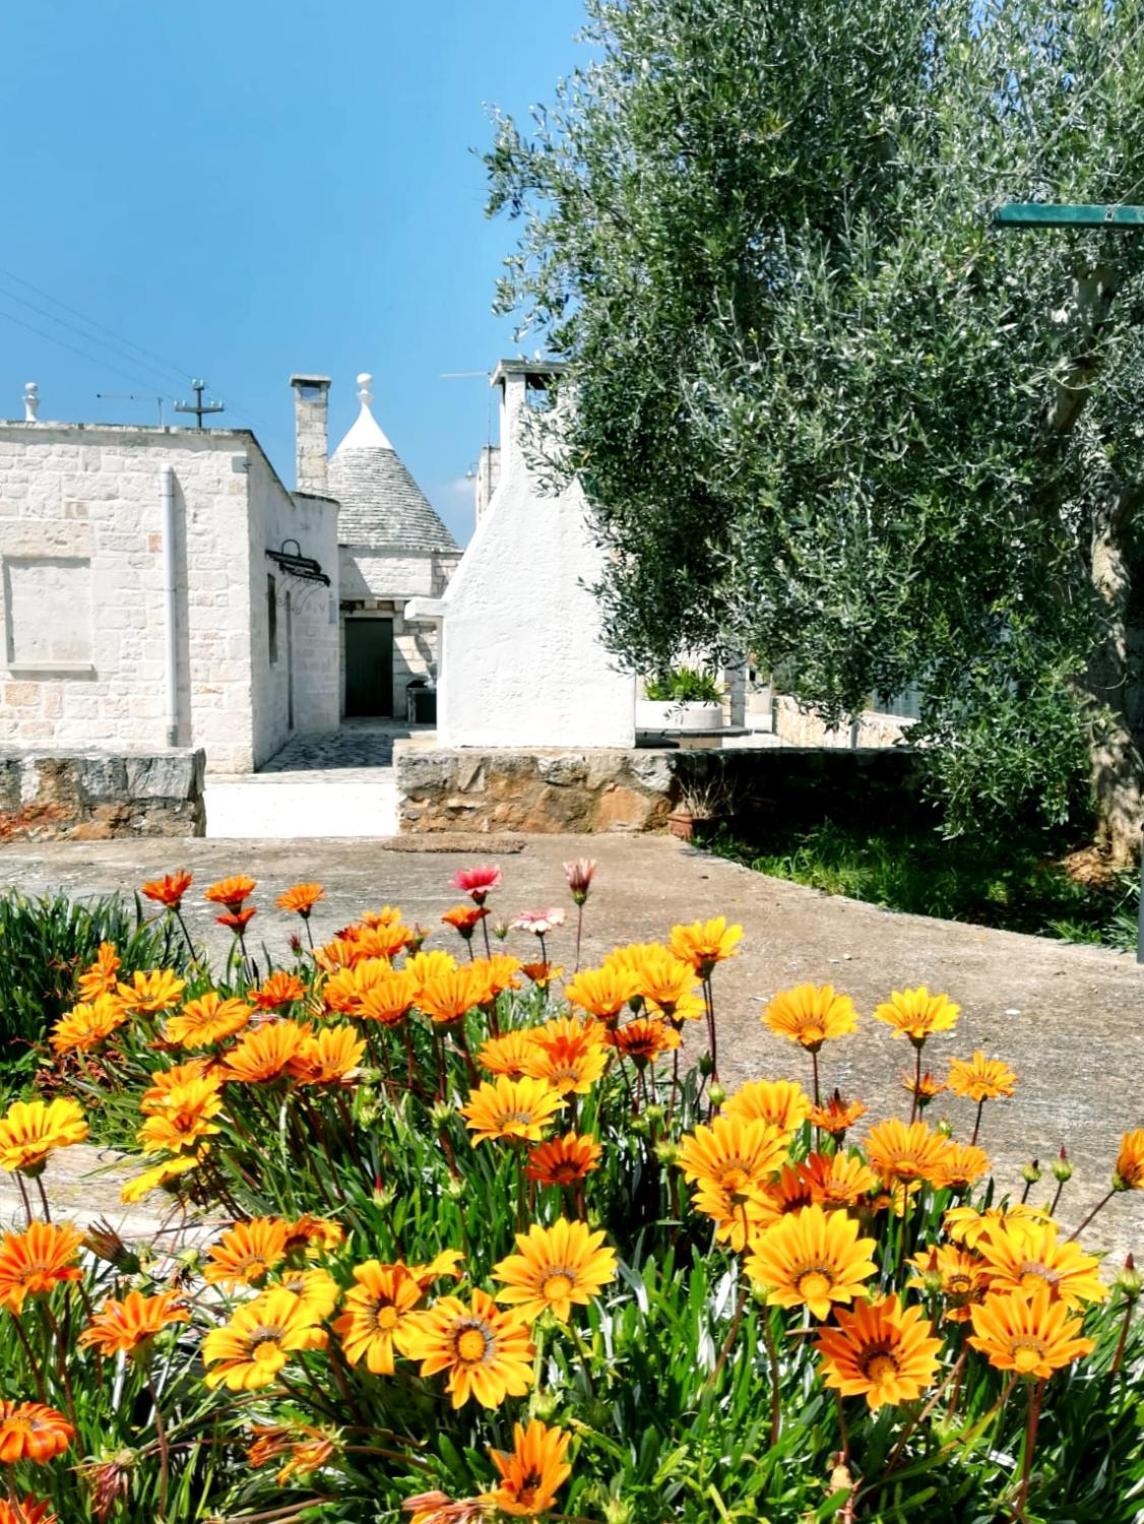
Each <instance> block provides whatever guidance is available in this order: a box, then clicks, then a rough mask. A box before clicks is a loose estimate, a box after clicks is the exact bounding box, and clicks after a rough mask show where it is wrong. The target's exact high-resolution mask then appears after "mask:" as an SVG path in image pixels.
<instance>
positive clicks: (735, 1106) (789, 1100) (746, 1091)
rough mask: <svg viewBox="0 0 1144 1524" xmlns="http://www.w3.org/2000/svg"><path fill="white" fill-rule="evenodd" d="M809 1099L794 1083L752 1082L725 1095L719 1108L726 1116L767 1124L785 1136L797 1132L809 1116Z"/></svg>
mask: <svg viewBox="0 0 1144 1524" xmlns="http://www.w3.org/2000/svg"><path fill="white" fill-rule="evenodd" d="M811 1109H812V1108H811V1104H810V1097H809V1096H808V1095H807V1093H806V1091H805V1090H804V1089H803V1088H802V1086H801V1085H800V1084H798V1082H797V1081H796V1080H765V1079H764V1080H751V1081H750V1082H749V1083H748V1084H746V1085H741V1086H740V1087H739V1089H738V1090H736V1091H735V1093H734V1095H732V1096H728V1098H727V1100H726V1101H724V1103H723V1106H722V1113H723V1115H724V1116H725V1117H742V1118H743V1120H744V1121H745V1122H751V1121H755V1120H759V1121H762V1122H769V1123H770V1124H771V1126H772V1127H777V1128H778V1129H779V1131H780V1132H784V1133H786V1135H787V1136H788V1137H790V1136H791V1134H792V1133H796V1132H797V1131H798V1129H799V1128H800V1127H801V1126H802V1124H803V1123H804V1122H805V1121H806V1119H807V1117H809V1116H810V1113H811Z"/></svg>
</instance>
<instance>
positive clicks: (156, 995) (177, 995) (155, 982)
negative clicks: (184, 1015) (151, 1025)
mask: <svg viewBox="0 0 1144 1524" xmlns="http://www.w3.org/2000/svg"><path fill="white" fill-rule="evenodd" d="M186 987H187V981H186V980H185V979H180V978H179V976H178V974H175V973H172V972H171V970H170V969H169V968H152V969H150V970H148V971H147V972H144V971H143V970H142V969H138V968H137V969H136V970H135V972H134V973H133V974H132V975H131V983H130V984H122V983H121V984H120V985H119V986H118V991H117V993H118V995H119V998H120V999H121V1000H122V1001H123V1004H124V1006H125V1007H126V1008H127V1010H129V1011H136V1012H138V1014H139V1015H140V1016H156V1015H158V1014H159V1013H160V1012H162V1011H169V1010H170V1009H171V1007H172V1006H175V1005H178V1003H179V1001H180V999H181V998H182V994H183V991H184V990H185V989H186Z"/></svg>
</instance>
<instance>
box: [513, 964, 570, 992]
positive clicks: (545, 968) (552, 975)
mask: <svg viewBox="0 0 1144 1524" xmlns="http://www.w3.org/2000/svg"><path fill="white" fill-rule="evenodd" d="M520 971H521V973H522V974H526V975H527V976H528V978H529V979H531V981H532V983H533V984H535V985H536V987H537V989H538V990H546V989H547V988H548V987H549V985H550V984H552V982H553V981H554V980H556V979H559V978H560V975H561V974H562V973H563V972H564V965H563V964H562V963H522V964H521V965H520Z"/></svg>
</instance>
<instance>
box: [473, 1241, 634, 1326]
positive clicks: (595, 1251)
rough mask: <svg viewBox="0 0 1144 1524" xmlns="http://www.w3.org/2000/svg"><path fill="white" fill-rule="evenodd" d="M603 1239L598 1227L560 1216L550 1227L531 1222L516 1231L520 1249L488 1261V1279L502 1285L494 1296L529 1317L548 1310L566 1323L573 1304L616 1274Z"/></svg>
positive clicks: (587, 1298) (581, 1301)
mask: <svg viewBox="0 0 1144 1524" xmlns="http://www.w3.org/2000/svg"><path fill="white" fill-rule="evenodd" d="M603 1243H604V1234H603V1233H602V1232H597V1233H592V1232H590V1231H589V1229H588V1228H587V1227H586V1226H585V1224H584V1223H582V1222H568V1221H566V1220H565V1219H564V1218H558V1219H557V1221H556V1222H554V1223H553V1225H552V1226H551V1227H550V1228H543V1227H541V1226H540V1225H539V1224H536V1225H534V1226H533V1227H531V1228H530V1229H529V1230H528V1232H527V1233H518V1234H517V1235H516V1246H517V1248H518V1249H519V1251H520V1252H519V1253H518V1254H510V1255H508V1256H507V1258H505V1259H502V1260H501V1261H500V1262H499V1264H496V1265H494V1266H493V1280H495V1281H499V1282H500V1284H501V1285H502V1286H503V1287H504V1288H505V1289H504V1290H503V1291H498V1292H497V1294H496V1299H497V1301H498V1302H505V1303H507V1304H508V1305H509V1306H513V1307H516V1308H517V1310H518V1311H519V1312H520V1314H521V1316H522V1317H524V1318H526V1319H528V1321H529V1322H531V1321H532V1320H533V1319H534V1318H538V1317H539V1316H540V1314H541V1313H542V1312H551V1313H553V1314H554V1316H556V1317H557V1318H559V1319H560V1321H561V1322H562V1323H566V1322H567V1321H568V1319H569V1318H570V1317H571V1316H572V1308H573V1307H574V1306H576V1307H586V1306H587V1305H588V1303H589V1302H590V1301H591V1300H592V1298H593V1297H594V1296H595V1295H596V1293H597V1292H598V1291H599V1290H600V1287H601V1286H606V1285H607V1284H608V1282H609V1281H611V1280H614V1279H615V1275H616V1256H615V1252H614V1250H612V1249H607V1248H604V1247H602V1245H603Z"/></svg>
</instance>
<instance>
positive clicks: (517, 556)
mask: <svg viewBox="0 0 1144 1524" xmlns="http://www.w3.org/2000/svg"><path fill="white" fill-rule="evenodd" d="M523 406H524V381H523V378H522V377H515V376H512V375H509V377H508V378H507V379H506V382H505V400H504V404H503V406H502V410H501V457H500V480H499V482H498V484H497V488H496V491H495V493H494V494H493V497H492V499H491V501H490V502H489V505H488V507H487V509H486V510H485V512H484V513H483V514H482V516H481V521H480V523H479V524H478V525H477V529H476V533H475V534H474V536H473V539H472V540H471V541H470V543H469V546H468V549H467V550H466V551H465V554H464V558H463V559H462V561H461V564H460V566H459V567H458V569H457V571H456V573H455V575H454V577H453V579H452V581H451V582H450V584H449V587H448V590H447V592H446V593H445V596H444V598H443V599H442V600H441V604H440V608H441V611H442V615H443V620H442V627H441V630H442V633H441V656H440V666H441V677H440V687H439V695H438V718H437V733H438V737H439V740H440V744H441V745H442V746H580V747H583V746H632V745H633V744H634V741H635V681H634V679H633V678H632V677H631V676H630V675H628V674H625V673H622V672H620V671H618V670H617V668H616V666H615V662H614V658H613V657H612V656H611V655H610V653H609V652H608V651H607V650H606V649H605V648H604V645H603V641H602V639H601V624H600V611H599V607H598V605H597V602H596V599H595V598H594V597H593V595H592V593H591V592H590V591H589V587H590V585H591V584H592V583H593V582H595V581H597V580H598V578H599V575H600V571H601V567H602V552H601V550H600V549H599V547H598V546H597V545H596V543H595V541H594V539H593V536H592V533H591V529H590V526H589V523H588V515H587V504H586V502H585V500H584V495H583V493H582V491H581V489H580V487H579V485H578V484H575V483H574V484H573V485H572V486H570V487H569V488H567V489H566V490H565V491H564V492H562V493H561V494H560V495H559V496H558V497H547V496H544V495H542V493H541V491H540V488H539V486H538V484H537V482H536V481H535V479H534V477H533V475H532V473H531V472H530V471H529V469H528V463H527V459H526V457H525V454H524V452H523V451H522V450H521V448H520V446H519V443H518V442H517V428H518V425H519V419H520V413H521V409H522V407H523ZM415 612H416V610H415Z"/></svg>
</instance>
